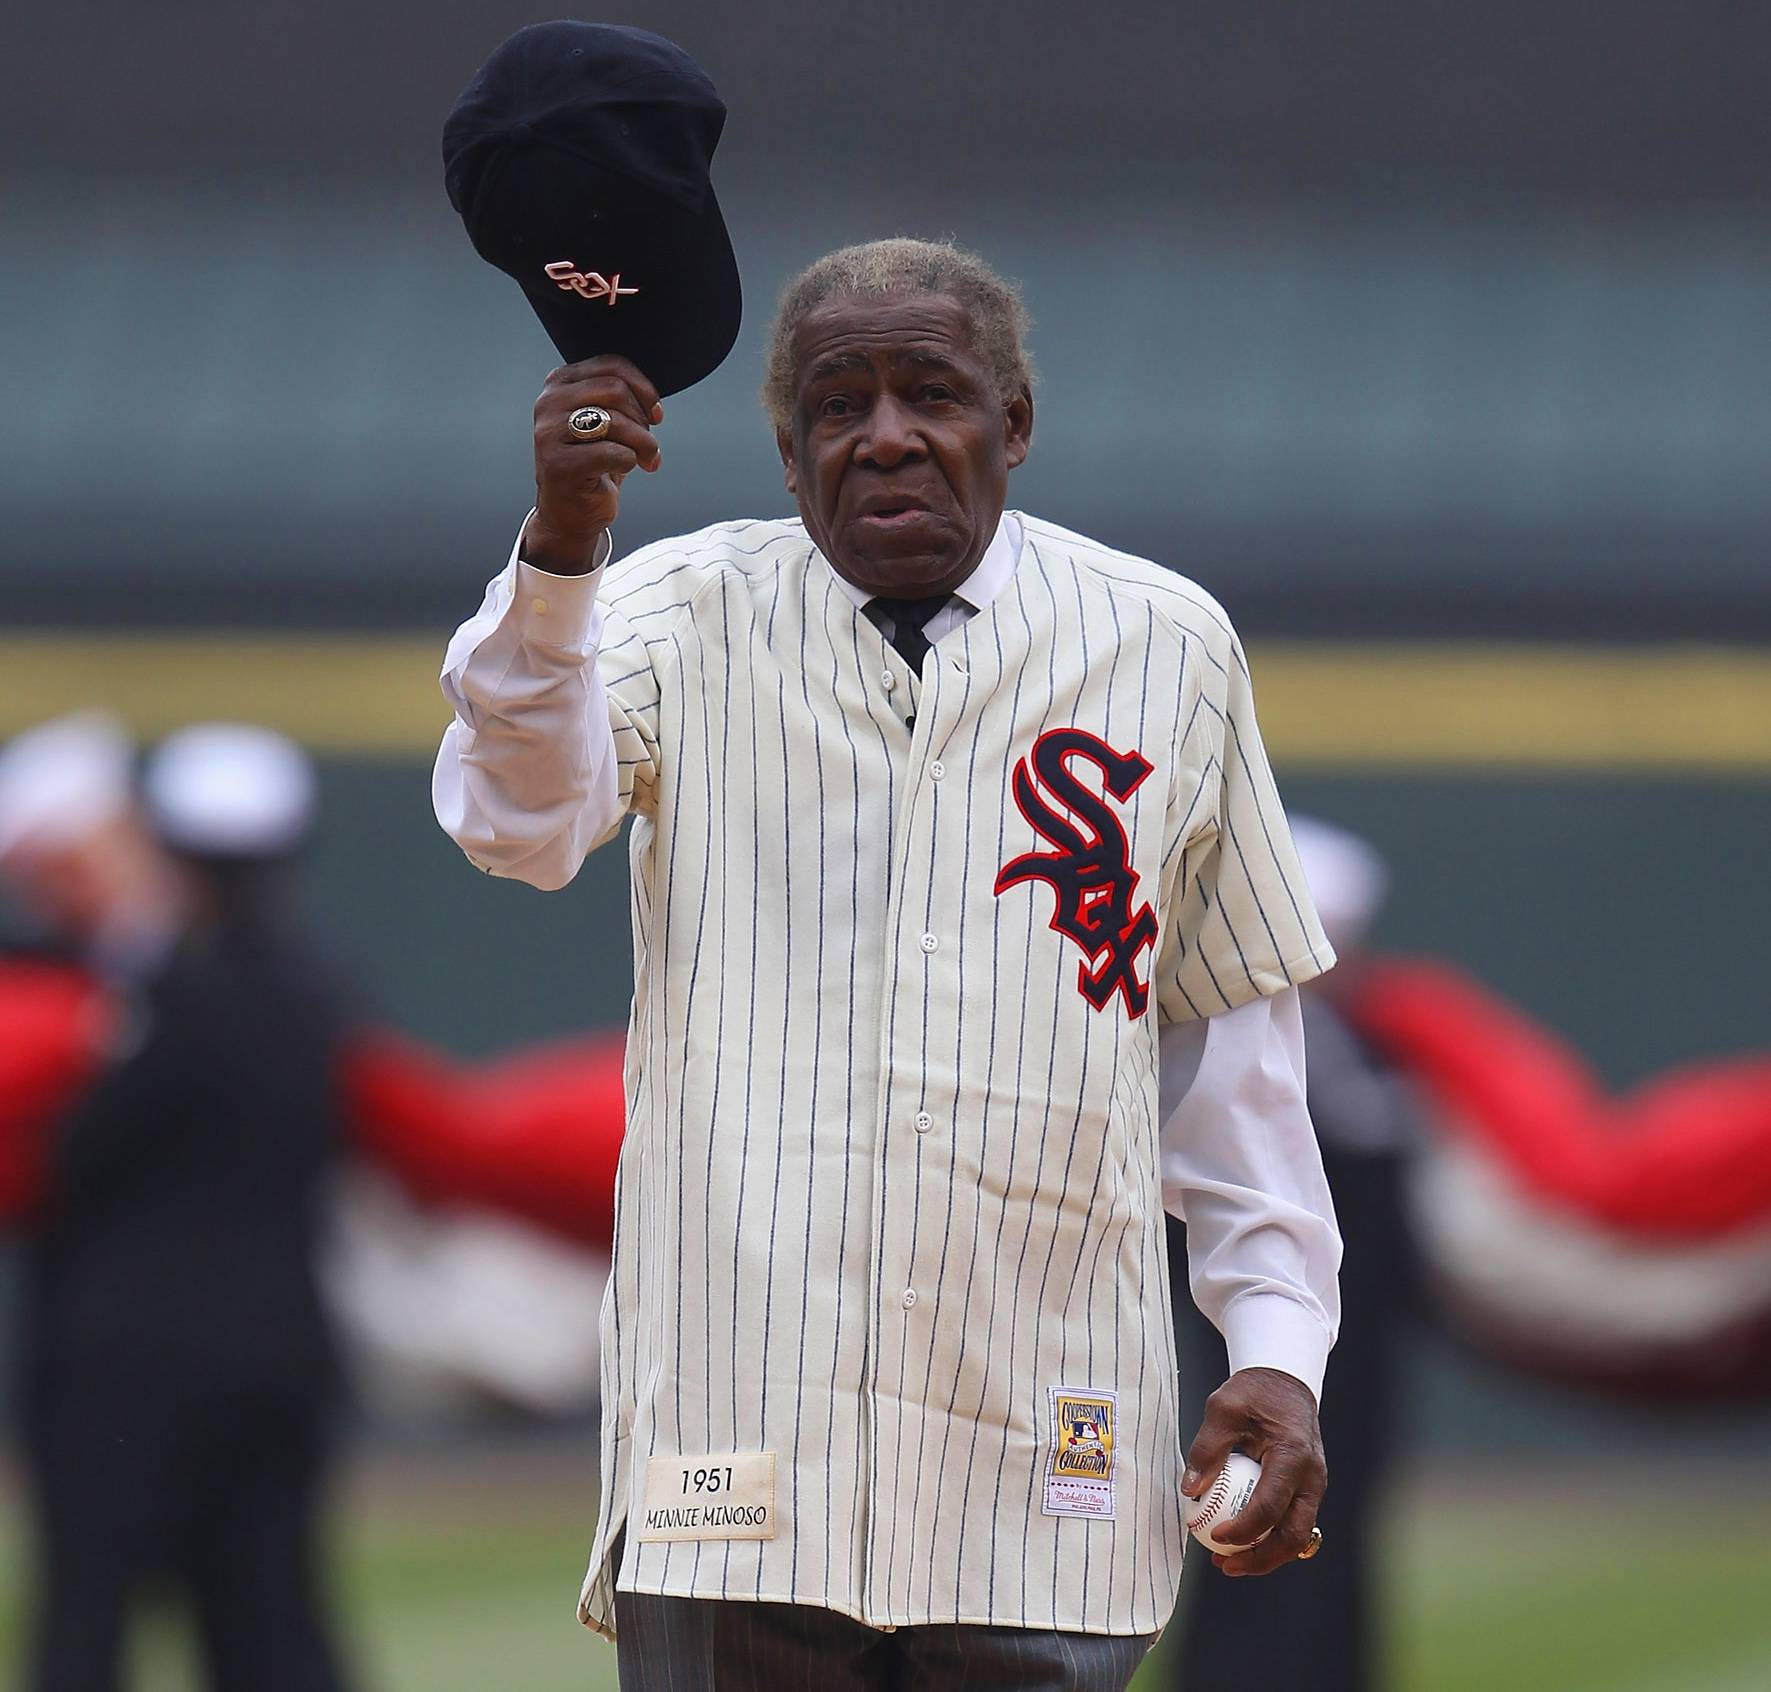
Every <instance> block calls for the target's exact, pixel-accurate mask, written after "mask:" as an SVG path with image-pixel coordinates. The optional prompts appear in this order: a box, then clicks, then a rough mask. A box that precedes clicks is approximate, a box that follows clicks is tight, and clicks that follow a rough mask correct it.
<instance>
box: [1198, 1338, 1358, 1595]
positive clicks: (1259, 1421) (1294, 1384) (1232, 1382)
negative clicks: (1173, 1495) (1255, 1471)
mask: <svg viewBox="0 0 1771 1692" xmlns="http://www.w3.org/2000/svg"><path fill="white" fill-rule="evenodd" d="M1233 1449H1240V1450H1242V1451H1244V1452H1246V1453H1247V1454H1248V1455H1249V1456H1250V1457H1253V1458H1255V1459H1257V1460H1258V1461H1259V1463H1260V1465H1261V1479H1260V1484H1259V1485H1258V1486H1256V1487H1255V1489H1254V1496H1253V1497H1252V1498H1250V1499H1249V1501H1248V1503H1247V1505H1246V1506H1245V1507H1244V1509H1243V1511H1242V1513H1241V1514H1240V1515H1239V1516H1237V1517H1235V1518H1234V1519H1233V1520H1232V1521H1229V1522H1226V1523H1225V1524H1224V1525H1223V1526H1222V1527H1214V1528H1213V1530H1212V1533H1213V1537H1214V1538H1217V1539H1222V1540H1226V1541H1228V1542H1229V1543H1230V1544H1232V1545H1246V1546H1247V1547H1248V1549H1247V1550H1246V1551H1238V1552H1236V1553H1235V1554H1234V1555H1223V1554H1215V1553H1214V1555H1213V1556H1212V1561H1213V1562H1214V1563H1215V1564H1216V1565H1217V1566H1218V1567H1219V1568H1220V1569H1222V1570H1223V1571H1224V1573H1225V1574H1227V1575H1263V1574H1271V1573H1272V1572H1273V1570H1274V1569H1277V1568H1282V1567H1283V1566H1284V1565H1285V1564H1287V1563H1289V1562H1292V1561H1294V1560H1295V1559H1296V1557H1297V1554H1298V1553H1299V1552H1300V1551H1302V1550H1303V1549H1304V1547H1305V1546H1306V1545H1308V1544H1309V1542H1310V1529H1311V1528H1312V1527H1314V1526H1315V1525H1316V1509H1317V1506H1318V1505H1319V1504H1320V1503H1321V1502H1322V1494H1323V1492H1324V1491H1325V1490H1326V1488H1327V1486H1328V1464H1327V1462H1326V1461H1325V1460H1324V1458H1323V1455H1322V1429H1321V1428H1320V1426H1318V1424H1317V1421H1316V1400H1315V1399H1314V1398H1313V1397H1312V1396H1311V1394H1310V1389H1309V1388H1308V1387H1307V1386H1305V1385H1304V1383H1303V1382H1302V1381H1300V1380H1299V1379H1297V1377H1296V1376H1295V1375H1288V1374H1285V1373H1284V1372H1283V1371H1282V1370H1279V1369H1238V1370H1237V1371H1236V1373H1235V1374H1233V1375H1232V1376H1231V1377H1230V1378H1229V1380H1227V1381H1225V1382H1224V1384H1223V1385H1222V1386H1221V1387H1219V1388H1218V1390H1217V1391H1216V1392H1214V1393H1213V1394H1212V1395H1211V1397H1210V1398H1208V1399H1207V1400H1206V1401H1205V1419H1204V1420H1203V1421H1202V1422H1201V1423H1200V1424H1199V1432H1198V1433H1197V1434H1196V1435H1195V1436H1194V1439H1193V1444H1192V1446H1191V1447H1190V1448H1189V1450H1188V1452H1187V1473H1186V1477H1185V1478H1184V1479H1183V1480H1182V1482H1181V1491H1182V1492H1184V1493H1186V1495H1187V1496H1188V1497H1189V1498H1198V1497H1200V1496H1201V1495H1202V1494H1203V1493H1204V1492H1205V1490H1206V1488H1207V1487H1208V1486H1210V1484H1211V1483H1212V1481H1213V1480H1215V1479H1216V1478H1217V1472H1218V1470H1219V1469H1221V1468H1222V1467H1223V1466H1224V1459H1225V1458H1227V1457H1228V1456H1229V1455H1230V1452H1231V1451H1232V1450H1233ZM1269 1528H1271V1529H1272V1530H1273V1531H1272V1532H1271V1533H1269V1534H1267V1537H1266V1538H1265V1539H1261V1542H1260V1544H1258V1545H1256V1544H1255V1543H1254V1541H1255V1540H1257V1539H1260V1536H1261V1535H1262V1534H1263V1533H1266V1532H1267V1529H1269Z"/></svg>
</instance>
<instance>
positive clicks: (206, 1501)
mask: <svg viewBox="0 0 1771 1692" xmlns="http://www.w3.org/2000/svg"><path fill="white" fill-rule="evenodd" d="M313 805H314V783H313V776H312V772H311V770H310V768H309V766H308V764H307V762H306V760H305V758H304V757H303V756H302V755H301V754H300V753H299V752H298V751H297V750H296V749H295V748H294V747H293V746H292V745H291V744H290V743H289V742H288V741H286V740H284V739H283V738H282V737H281V736H278V735H273V734H270V733H268V732H267V731H263V730H257V729H251V728H244V727H235V726H221V725H217V726H205V727H198V728H193V729H189V730H186V731H184V732H183V733H180V734H177V735H174V736H173V737H172V738H171V739H170V740H168V741H167V742H166V743H165V744H164V745H163V746H162V747H160V749H159V750H158V751H157V752H156V753H155V754H154V756H153V758H152V759H151V760H150V762H149V764H148V766H147V770H146V774H145V778H144V781H143V788H142V800H141V802H140V803H139V804H138V803H137V801H136V798H135V795H134V793H133V791H132V782H131V760H130V754H129V749H128V745H127V742H126V741H125V740H124V739H123V737H122V734H121V732H120V731H119V730H118V729H117V728H116V727H115V726H114V725H112V724H110V723H108V722H106V721H104V720H102V719H99V718H95V717H86V718H82V719H79V720H76V721H70V722H60V723H54V724H50V725H48V726H46V727H45V728H43V729H40V730H38V731H36V732H35V733H34V734H30V735H25V736H22V737H20V739H19V740H17V741H16V742H15V743H14V744H13V745H12V746H10V747H9V748H8V749H7V750H6V752H5V753H4V754H3V755H0V874H4V875H5V876H6V877H7V878H8V879H9V880H10V881H11V882H12V884H13V885H14V886H15V887H16V888H17V889H18V891H19V892H20V893H21V894H22V896H23V897H24V899H25V900H26V901H27V902H28V904H29V905H30V906H31V907H32V909H33V910H35V911H36V912H37V913H38V915H39V916H40V918H41V919H42V920H43V921H44V922H45V923H46V924H47V925H48V927H49V928H50V930H51V931H52V933H53V934H54V935H55V936H56V937H57V938H58V939H60V940H61V941H62V942H63V943H64V944H65V945H66V947H67V948H68V949H69V951H70V952H71V953H73V954H74V955H75V956H76V957H78V958H81V959H83V960H85V961H86V962H88V963H89V964H91V965H92V966H94V967H95V968H96V969H97V970H98V971H99V972H100V973H101V974H102V975H104V976H105V977H106V978H107V980H108V981H109V983H110V984H111V986H112V987H113V989H114V990H117V991H119V993H120V997H119V1000H118V1003H119V1004H120V1006H121V1014H119V1015H118V1016H117V1017H116V1018H115V1019H114V1021H113V1024H112V1027H111V1031H110V1038H109V1043H108V1049H107V1051H106V1053H105V1058H104V1061H103V1062H102V1064H101V1066H100V1067H99V1069H98V1070H97V1072H96V1073H95V1074H94V1075H93V1076H92V1078H91V1080H90V1082H89V1084H88V1085H87V1087H86V1089H85V1091H84V1093H83V1094H82V1096H81V1097H80V1098H79V1099H78V1101H77V1102H76V1103H75V1104H74V1106H73V1109H72V1111H71V1112H70V1113H69V1115H68V1116H67V1117H66V1119H65V1120H64V1121H63V1122H62V1123H61V1125H60V1126H59V1128H58V1130H57V1133H56V1135H55V1138H54V1142H53V1147H52V1150H51V1154H50V1156H51V1178H50V1183H49V1201H48V1205H47V1210H46V1214H45V1216H44V1219H43V1222H42V1224H41V1226H40V1227H39V1228H38V1229H37V1230H36V1232H35V1234H34V1235H33V1237H32V1239H31V1242H30V1247H29V1253H28V1260H27V1282H26V1285H27V1299H26V1312H25V1318H24V1322H25V1344H24V1349H23V1359H24V1361H23V1367H22V1371H21V1374H22V1386H21V1409H22V1416H21V1424H20V1425H21V1432H22V1444H23V1450H24V1452H25V1455H26V1460H27V1464H28V1467H29V1471H30V1476H31V1483H32V1498H33V1503H34V1506H35V1511H36V1522H37V1532H38V1550H39V1558H38V1570H39V1579H40V1582H41V1591H40V1596H39V1600H38V1609H37V1620H36V1625H35V1633H34V1641H33V1644H32V1647H31V1653H30V1668H29V1671H28V1672H29V1683H30V1684H31V1685H32V1686H33V1687H34V1688H36V1689H38V1692H102V1689H103V1688H105V1687H110V1686H115V1685H117V1684H119V1675H120V1672H121V1663H122V1651H123V1644H124V1636H125V1624H126V1622H127V1620H128V1617H129V1614H130V1611H131V1609H132V1607H133V1606H134V1605H135V1603H136V1602H137V1601H138V1600H139V1599H141V1598H142V1597H143V1596H144V1595H145V1593H146V1592H147V1591H148V1589H149V1588H150V1586H151V1585H152V1584H153V1583H155V1582H158V1581H165V1582H169V1583H171V1584H172V1585H173V1586H174V1587H175V1588H177V1589H179V1590H181V1591H182V1592H183V1593H185V1594H187V1595H188V1597H189V1599H190V1601H191V1604H192V1606H193V1609H194V1612H195V1617H196V1621H197V1626H198V1630H199V1633H200V1636H201V1639H202V1644H203V1650H204V1654H205V1657H206V1660H207V1664H208V1669H209V1678H210V1683H211V1684H212V1685H213V1686H215V1687H216V1688H218V1689H222V1692H225V1689H239V1692H247V1689H257V1692H265V1689H283V1688H286V1689H288V1692H332V1689H334V1688H338V1687H341V1686H342V1685H343V1684H344V1681H343V1676H342V1673H341V1670H340V1667H339V1662H338V1653H337V1651H336V1649H335V1646H334V1644H333V1641H332V1639H331V1636H330V1629H329V1627H328V1624H327V1622H326V1620H325V1617H324V1601H323V1596H322V1589H321V1583H320V1579H319V1564H318V1555H317V1546H316V1543H315V1525H316V1513H317V1509H318V1506H319V1502H320V1488H321V1485H322V1482H323V1479H324V1474H325V1469H326V1464H327V1459H328V1454H329V1452H330V1449H331V1443H332V1427H333V1421H334V1415H335V1410H336V1405H335V1397H336V1387H337V1369H336V1356H335V1351H334V1347H333V1344H332V1340H331V1337H330V1334H329V1331H328V1326H327V1322H326V1319H325V1316H324V1313H323V1311H322V1307H321V1303H320V1298H319V1293H318V1287H317V1284H316V1280H315V1272H314V1266H315V1261H316V1255H317V1231H318V1229H319V1226H320V1221H321V1215H322V1199H323V1184H324V1180H325V1177H326V1174H327V1172H328V1170H329V1168H330V1166H331V1163H332V1160H333V1157H334V1154H335V1151H336V1148H337V1143H338V1139H339V1112H338V1108H337V1103H336V1098H335V1093H334V1086H333V1080H332V1077H333V1072H334V1068H335V1059H336V1052H337V1045H338V1041H339V1038H340V1030H341V1009H340V1003H339V997H338V994H337V992H336V991H335V989H334V988H333V987H332V986H331V984H330V983H329V982H328V981H327V980H326V979H325V977H324V976H323V974H322V973H321V972H320V971H319V970H318V969H317V968H316V967H315V965H314V964H313V962H312V961H311V960H310V958H309V957H308V955H307V952H306V949H305V947H304V946H303V945H301V944H300V942H299V941H298V940H297V939H296V938H295V936H294V934H293V933H292V932H291V930H290V928H289V925H288V923H287V920H286V917H285V914H284V906H283V900H284V893H285V879H286V875H287V866H288V864H289V861H290V859H291V857H292V855H293V854H294V853H295V852H296V851H297V849H298V848H299V847H300V846H301V844H302V842H303V840H304V839H305V837H306V835H307V832H308V829H309V825H310V822H311V819H312V814H313Z"/></svg>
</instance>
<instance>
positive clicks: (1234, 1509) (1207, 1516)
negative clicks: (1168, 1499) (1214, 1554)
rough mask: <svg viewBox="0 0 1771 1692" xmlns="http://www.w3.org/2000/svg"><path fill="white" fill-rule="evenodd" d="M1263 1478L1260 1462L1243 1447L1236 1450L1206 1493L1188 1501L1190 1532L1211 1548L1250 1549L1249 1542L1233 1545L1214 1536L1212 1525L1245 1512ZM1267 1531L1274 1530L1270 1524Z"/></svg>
mask: <svg viewBox="0 0 1771 1692" xmlns="http://www.w3.org/2000/svg"><path fill="white" fill-rule="evenodd" d="M1260 1478H1261V1466H1260V1464H1259V1463H1257V1462H1256V1461H1255V1460H1254V1459H1253V1458H1252V1457H1246V1456H1244V1455H1243V1454H1242V1453H1241V1452H1240V1451H1232V1452H1231V1453H1230V1455H1229V1458H1228V1459H1227V1460H1226V1462H1225V1463H1224V1466H1223V1468H1222V1470H1221V1471H1220V1472H1219V1474H1218V1478H1217V1479H1216V1480H1214V1481H1213V1482H1212V1483H1211V1486H1210V1487H1209V1488H1208V1489H1207V1491H1206V1494H1205V1496H1204V1497H1203V1498H1198V1499H1191V1500H1189V1501H1188V1504H1187V1530H1188V1532H1190V1533H1191V1534H1192V1535H1193V1537H1194V1538H1195V1539H1197V1540H1198V1541H1199V1543H1200V1544H1201V1545H1203V1546H1204V1547H1205V1548H1206V1549H1207V1550H1208V1551H1222V1552H1224V1553H1226V1554H1228V1553H1230V1552H1234V1551H1246V1550H1247V1549H1248V1547H1247V1546H1246V1545H1231V1544H1230V1543H1229V1542H1228V1541H1227V1540H1222V1539H1218V1538H1216V1537H1214V1535H1213V1533H1212V1529H1213V1528H1214V1527H1221V1526H1223V1524H1224V1523H1226V1522H1233V1521H1234V1520H1235V1519H1236V1517H1237V1516H1238V1515H1239V1514H1241V1511H1242V1507H1243V1506H1244V1505H1245V1504H1246V1503H1247V1502H1248V1501H1249V1499H1250V1498H1251V1497H1253V1495H1254V1489H1255V1486H1256V1484H1257V1483H1258V1482H1259V1480H1260ZM1267 1531H1268V1532H1269V1533H1270V1532H1271V1531H1272V1530H1271V1529H1270V1528H1269V1529H1268V1530H1267ZM1266 1537H1267V1535H1266V1534H1265V1533H1263V1534H1262V1535H1261V1536H1260V1539H1257V1540H1255V1542H1254V1543H1255V1544H1257V1545H1258V1544H1260V1542H1261V1539H1265V1538H1266Z"/></svg>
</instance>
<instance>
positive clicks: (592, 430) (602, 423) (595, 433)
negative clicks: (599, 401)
mask: <svg viewBox="0 0 1771 1692" xmlns="http://www.w3.org/2000/svg"><path fill="white" fill-rule="evenodd" d="M614 421H615V419H614V418H613V417H612V416H610V414H609V413H608V412H606V411H604V410H603V408H602V407H601V406H600V405H581V406H579V408H578V409H577V410H576V411H574V412H573V413H572V415H571V416H570V417H568V418H567V419H566V427H567V428H568V429H570V430H571V431H572V435H573V438H574V439H576V440H580V441H600V440H601V439H602V438H603V436H604V435H606V434H608V432H609V425H610V424H611V423H613V422H614Z"/></svg>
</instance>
